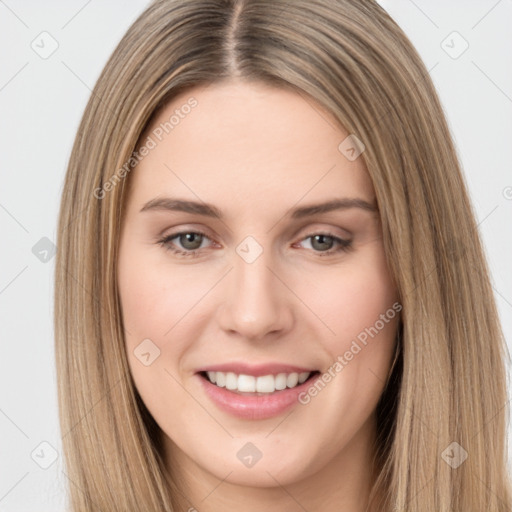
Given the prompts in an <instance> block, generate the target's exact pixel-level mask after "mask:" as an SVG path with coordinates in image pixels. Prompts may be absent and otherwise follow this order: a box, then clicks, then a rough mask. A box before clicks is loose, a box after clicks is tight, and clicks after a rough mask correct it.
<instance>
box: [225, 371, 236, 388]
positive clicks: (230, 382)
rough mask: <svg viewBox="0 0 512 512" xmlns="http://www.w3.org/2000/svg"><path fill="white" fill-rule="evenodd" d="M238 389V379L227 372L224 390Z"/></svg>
mask: <svg viewBox="0 0 512 512" xmlns="http://www.w3.org/2000/svg"><path fill="white" fill-rule="evenodd" d="M237 388H238V377H237V376H236V374H234V373H232V372H229V373H226V389H231V390H233V389H237Z"/></svg>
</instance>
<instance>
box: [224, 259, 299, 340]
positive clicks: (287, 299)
mask: <svg viewBox="0 0 512 512" xmlns="http://www.w3.org/2000/svg"><path fill="white" fill-rule="evenodd" d="M233 266H234V268H233V269H232V270H231V272H229V274H228V276H226V280H227V284H226V288H224V290H223V292H224V293H225V299H224V300H223V303H222V304H221V306H220V308H219V310H218V322H219V326H220V327H221V329H223V330H224V331H225V332H228V333H230V334H234V333H236V334H238V335H239V336H240V337H242V338H246V339H249V340H263V339H265V338H268V337H272V338H273V339H275V337H278V336H280V335H281V336H282V335H283V334H284V333H285V332H287V331H289V330H290V329H291V327H292V325H293V319H294V315H293V304H292V302H291V295H292V294H291V292H290V291H289V290H288V289H287V288H286V286H285V285H284V284H283V283H282V282H281V280H280V279H278V277H276V274H278V273H277V272H276V271H275V270H274V269H272V270H271V268H272V265H271V262H270V261H269V258H267V256H266V252H265V251H264V252H263V254H261V255H260V256H259V258H258V259H257V260H256V261H254V262H252V263H248V262H246V261H244V260H243V259H242V258H240V257H239V256H238V255H237V254H235V255H234V263H233ZM269 267H270V268H269Z"/></svg>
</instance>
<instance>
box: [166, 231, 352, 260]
mask: <svg viewBox="0 0 512 512" xmlns="http://www.w3.org/2000/svg"><path fill="white" fill-rule="evenodd" d="M189 234H194V235H201V236H203V237H205V238H207V239H208V240H211V239H210V237H209V236H208V235H206V233H203V232H202V231H180V232H179V233H173V234H171V235H167V236H165V237H164V238H162V239H161V240H158V242H157V243H158V244H160V245H161V246H162V247H163V248H164V249H165V250H167V251H171V252H172V253H174V254H176V255H178V256H179V257H180V258H182V257H185V258H195V257H197V256H199V254H198V253H199V252H201V250H202V249H196V250H192V251H184V250H181V249H175V248H173V247H172V246H171V245H169V243H170V241H171V240H174V239H175V238H178V237H179V236H181V235H189ZM317 235H322V236H328V237H330V238H332V239H333V240H334V242H336V243H337V244H338V245H339V247H338V248H337V249H329V250H328V251H313V252H315V253H317V254H318V256H320V257H324V256H331V255H334V254H337V253H339V252H348V251H349V250H350V249H352V240H345V239H343V238H340V237H337V236H335V235H333V234H332V233H329V232H323V231H322V232H318V233H312V234H311V235H308V236H306V237H304V238H302V239H301V240H300V242H302V241H304V240H307V239H308V238H313V237H314V236H317Z"/></svg>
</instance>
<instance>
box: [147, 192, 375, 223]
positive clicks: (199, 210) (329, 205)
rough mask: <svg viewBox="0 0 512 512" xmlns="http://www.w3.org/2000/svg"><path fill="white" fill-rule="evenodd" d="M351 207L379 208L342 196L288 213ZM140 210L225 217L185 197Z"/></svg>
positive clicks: (306, 214) (159, 201)
mask: <svg viewBox="0 0 512 512" xmlns="http://www.w3.org/2000/svg"><path fill="white" fill-rule="evenodd" d="M350 208H360V209H362V210H365V211H368V212H372V213H376V212H377V211H378V208H377V206H376V205H375V204H372V203H369V202H368V201H365V200H364V199H359V198H341V199H332V200H330V201H327V202H324V203H318V204H311V205H308V206H302V207H300V208H294V209H292V210H291V211H290V213H289V214H288V215H290V216H291V218H292V219H302V218H304V217H309V216H312V215H318V214H321V213H328V212H331V211H334V210H348V209H350ZM140 211H141V212H147V211H179V212H186V213H193V214H197V215H204V216H206V217H214V218H216V219H222V218H223V215H222V212H221V211H220V210H219V209H218V208H217V207H215V206H213V205H212V204H208V203H202V202H197V201H189V200H183V199H174V198H170V197H156V198H154V199H151V200H150V201H148V202H147V203H146V204H145V205H144V206H143V207H142V208H141V210H140Z"/></svg>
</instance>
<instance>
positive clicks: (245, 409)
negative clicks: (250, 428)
mask: <svg viewBox="0 0 512 512" xmlns="http://www.w3.org/2000/svg"><path fill="white" fill-rule="evenodd" d="M197 376H198V378H199V379H200V381H201V383H202V386H203V388H204V390H205V392H206V394H207V395H208V396H209V397H210V399H211V400H212V401H213V402H214V403H215V405H217V406H218V407H219V408H220V409H221V410H223V411H225V412H227V413H229V414H232V415H233V416H237V417H238V418H243V419H247V420H264V419H267V418H273V417H274V416H278V415H279V414H282V413H284V412H285V411H288V409H291V408H292V407H293V406H294V405H297V404H298V403H299V400H298V396H299V394H300V393H301V392H303V391H305V390H306V389H308V388H309V387H310V386H311V385H312V383H313V382H314V381H315V380H316V379H317V377H318V376H314V377H313V378H310V379H308V380H307V381H306V382H303V383H302V384H300V385H298V386H296V387H294V388H287V389H283V390H282V391H275V392H274V393H269V394H267V395H260V396H257V395H240V394H238V393H234V392H232V391H229V390H228V389H226V388H220V387H219V386H216V385H215V384H212V383H211V382H210V381H209V380H208V379H206V378H205V377H203V376H201V375H200V374H197Z"/></svg>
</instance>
